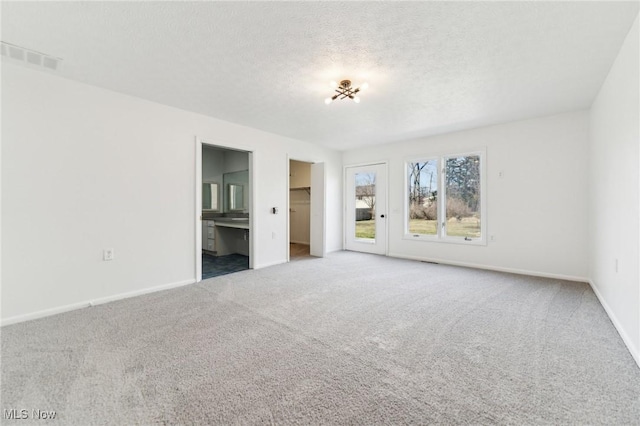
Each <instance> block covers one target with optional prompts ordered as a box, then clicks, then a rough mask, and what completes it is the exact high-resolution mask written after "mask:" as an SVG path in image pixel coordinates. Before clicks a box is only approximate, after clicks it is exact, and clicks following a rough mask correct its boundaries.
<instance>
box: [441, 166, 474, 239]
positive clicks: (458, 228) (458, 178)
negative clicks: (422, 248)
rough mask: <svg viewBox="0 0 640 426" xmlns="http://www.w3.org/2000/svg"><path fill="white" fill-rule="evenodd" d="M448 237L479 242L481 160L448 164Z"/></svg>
mask: <svg viewBox="0 0 640 426" xmlns="http://www.w3.org/2000/svg"><path fill="white" fill-rule="evenodd" d="M445 175H446V186H445V191H446V199H447V226H446V232H447V235H448V236H454V237H465V238H480V236H481V229H480V195H481V194H480V156H479V155H469V156H465V157H453V158H447V159H446V162H445Z"/></svg>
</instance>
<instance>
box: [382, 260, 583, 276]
mask: <svg viewBox="0 0 640 426" xmlns="http://www.w3.org/2000/svg"><path fill="white" fill-rule="evenodd" d="M389 257H397V258H400V259H409V260H419V261H421V262H433V263H441V264H443V265H451V266H462V267H465V268H475V269H485V270H488V271H497V272H507V273H510V274H518V275H530V276H532V277H543V278H553V279H558V280H566V281H577V282H583V283H588V282H589V279H588V278H587V277H579V276H574V275H562V274H550V273H547V272H539V271H528V270H526V269H515V268H503V267H500V266H492V265H482V264H478V263H467V262H452V261H450V260H443V259H432V258H426V257H420V256H407V255H404V254H397V253H389Z"/></svg>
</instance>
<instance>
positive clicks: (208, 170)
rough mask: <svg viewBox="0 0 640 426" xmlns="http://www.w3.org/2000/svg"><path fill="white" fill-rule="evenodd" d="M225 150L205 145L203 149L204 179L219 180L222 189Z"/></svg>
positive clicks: (207, 180)
mask: <svg viewBox="0 0 640 426" xmlns="http://www.w3.org/2000/svg"><path fill="white" fill-rule="evenodd" d="M223 173H224V151H222V150H219V149H214V148H209V147H208V146H206V145H205V146H204V147H203V149H202V181H203V182H205V181H206V182H217V183H218V186H219V188H220V191H222V175H223Z"/></svg>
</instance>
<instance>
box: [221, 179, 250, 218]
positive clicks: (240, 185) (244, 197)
mask: <svg viewBox="0 0 640 426" xmlns="http://www.w3.org/2000/svg"><path fill="white" fill-rule="evenodd" d="M222 183H223V185H224V186H223V188H224V193H223V194H222V197H223V201H222V202H223V205H222V206H223V211H224V212H236V213H237V212H245V211H246V210H248V208H249V171H248V170H240V171H237V172H230V173H225V174H224V175H222Z"/></svg>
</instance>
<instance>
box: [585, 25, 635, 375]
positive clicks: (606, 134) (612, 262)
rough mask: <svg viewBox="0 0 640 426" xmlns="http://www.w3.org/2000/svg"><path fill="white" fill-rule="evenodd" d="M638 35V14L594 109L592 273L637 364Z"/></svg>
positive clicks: (590, 155) (590, 233)
mask: <svg viewBox="0 0 640 426" xmlns="http://www.w3.org/2000/svg"><path fill="white" fill-rule="evenodd" d="M639 37H640V33H639V31H638V18H636V20H635V23H634V24H633V27H632V28H631V31H630V32H629V35H628V36H627V38H626V40H625V42H624V44H623V45H622V48H621V50H620V53H619V54H618V57H617V58H616V60H615V62H614V64H613V67H612V68H611V70H610V71H609V75H608V76H607V79H606V80H605V82H604V84H603V86H602V88H601V89H600V92H599V93H598V96H597V97H596V100H595V102H594V103H593V106H592V108H591V121H590V122H591V130H590V151H589V157H590V162H589V171H590V179H589V187H590V189H591V197H590V200H589V230H590V232H589V237H590V240H589V243H590V248H591V250H590V253H589V266H590V270H589V275H590V277H591V279H592V284H593V286H594V288H595V290H596V292H597V293H598V295H599V297H600V300H601V301H602V304H603V305H604V306H605V308H606V309H607V311H608V313H609V316H610V317H611V319H612V320H613V322H614V324H615V325H616V327H617V328H618V331H619V332H620V334H621V335H622V337H623V338H624V339H625V342H626V343H627V346H629V349H630V350H631V352H632V353H633V355H634V356H635V358H636V361H637V362H638V364H640V352H639V350H640V313H639V312H640V263H639V257H640V251H639V245H640V227H639V223H640V210H639V209H640V206H639V203H640V183H639V178H640V176H639V174H638V168H639V167H640V150H639V148H638V146H639V145H640V131H639V127H640V119H639V116H640V108H639V103H640V87H639V85H638V78H639V76H640V67H639V65H638V62H639V57H638V52H639V49H640V46H639V45H638V39H639ZM616 260H617V263H618V270H617V271H616Z"/></svg>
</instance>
